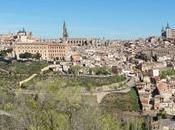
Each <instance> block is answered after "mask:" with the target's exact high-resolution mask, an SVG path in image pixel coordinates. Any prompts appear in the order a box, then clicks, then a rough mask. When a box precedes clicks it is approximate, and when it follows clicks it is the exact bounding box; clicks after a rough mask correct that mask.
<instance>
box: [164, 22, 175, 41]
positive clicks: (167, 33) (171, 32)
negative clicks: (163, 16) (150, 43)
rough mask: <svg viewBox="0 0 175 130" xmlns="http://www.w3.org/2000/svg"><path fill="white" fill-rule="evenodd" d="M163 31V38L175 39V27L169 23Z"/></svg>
mask: <svg viewBox="0 0 175 130" xmlns="http://www.w3.org/2000/svg"><path fill="white" fill-rule="evenodd" d="M161 33H162V38H163V39H175V29H173V28H171V27H170V26H169V24H168V23H167V27H166V28H164V27H163V28H162V31H161Z"/></svg>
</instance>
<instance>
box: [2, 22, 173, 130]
mask: <svg viewBox="0 0 175 130" xmlns="http://www.w3.org/2000/svg"><path fill="white" fill-rule="evenodd" d="M161 33H162V35H161V37H155V36H153V37H149V38H146V39H137V40H131V41H122V40H113V41H112V40H111V41H109V40H105V39H104V38H103V39H100V38H70V37H69V34H68V31H67V28H66V24H65V23H64V24H63V36H62V38H58V39H36V38H33V36H32V33H31V32H26V31H25V29H23V30H21V31H19V32H17V33H16V34H7V35H0V50H6V49H8V48H12V49H13V56H14V57H15V56H16V58H17V59H21V57H20V55H21V54H25V53H31V54H40V55H41V58H40V59H41V60H47V61H62V62H65V63H64V64H63V63H62V64H63V67H65V66H67V65H78V66H81V67H84V68H94V67H105V68H112V67H116V68H117V72H118V73H119V74H124V75H126V76H128V77H133V78H134V79H135V82H136V89H137V91H138V96H139V101H140V105H141V107H142V111H143V112H144V113H148V115H150V116H155V115H156V114H158V113H160V112H165V113H166V114H167V115H170V116H175V78H174V77H173V76H172V77H171V76H167V77H161V73H162V71H164V70H166V69H171V70H174V68H175V49H174V48H175V29H172V28H171V27H170V26H169V25H167V27H166V28H165V29H164V28H163V29H162V31H161ZM67 63H68V64H67ZM70 63H71V64H70ZM66 68H67V67H66ZM66 70H68V69H66ZM166 122H169V125H168V123H167V124H164V123H163V121H162V120H159V122H158V123H157V124H156V121H153V122H152V124H153V128H155V130H158V129H160V128H161V129H162V130H164V128H165V130H171V129H170V128H172V127H174V123H173V122H172V121H171V120H166ZM156 125H157V126H156ZM166 128H167V129H166Z"/></svg>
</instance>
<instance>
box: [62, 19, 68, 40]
mask: <svg viewBox="0 0 175 130" xmlns="http://www.w3.org/2000/svg"><path fill="white" fill-rule="evenodd" d="M68 37H69V35H68V32H67V27H66V22H65V21H64V23H63V39H67V38H68Z"/></svg>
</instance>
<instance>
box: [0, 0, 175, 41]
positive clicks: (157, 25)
mask: <svg viewBox="0 0 175 130" xmlns="http://www.w3.org/2000/svg"><path fill="white" fill-rule="evenodd" d="M0 3H1V4H0V33H7V32H15V31H17V30H19V29H21V28H23V27H25V28H26V30H30V31H32V32H33V33H34V35H36V36H38V37H47V38H56V37H58V36H61V34H62V24H63V21H64V20H65V21H66V24H67V28H68V32H69V35H70V36H71V37H106V38H115V39H130V38H137V37H147V36H149V35H157V36H159V35H160V30H161V28H162V25H166V23H167V22H169V24H170V25H171V26H172V27H173V26H175V1H174V0H0Z"/></svg>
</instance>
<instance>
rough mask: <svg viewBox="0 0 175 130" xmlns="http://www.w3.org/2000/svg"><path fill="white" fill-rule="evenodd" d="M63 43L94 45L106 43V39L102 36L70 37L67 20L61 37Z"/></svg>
mask: <svg viewBox="0 0 175 130" xmlns="http://www.w3.org/2000/svg"><path fill="white" fill-rule="evenodd" d="M61 40H62V42H63V43H66V44H68V45H70V46H90V45H91V46H93V45H97V46H100V45H104V44H105V40H104V39H100V38H71V37H69V34H68V30H67V26H66V22H65V21H64V23H63V36H62V38H61Z"/></svg>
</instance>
